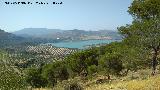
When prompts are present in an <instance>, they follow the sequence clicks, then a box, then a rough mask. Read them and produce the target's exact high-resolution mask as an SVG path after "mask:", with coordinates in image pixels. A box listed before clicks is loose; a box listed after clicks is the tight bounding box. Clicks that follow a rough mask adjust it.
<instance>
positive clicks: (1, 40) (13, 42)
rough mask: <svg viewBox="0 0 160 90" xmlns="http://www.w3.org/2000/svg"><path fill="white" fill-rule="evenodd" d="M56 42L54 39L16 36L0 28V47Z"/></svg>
mask: <svg viewBox="0 0 160 90" xmlns="http://www.w3.org/2000/svg"><path fill="white" fill-rule="evenodd" d="M49 42H57V40H54V39H45V38H44V39H42V38H32V37H22V36H17V35H15V34H12V33H8V32H5V31H4V30H1V29H0V48H4V47H12V48H13V47H15V46H16V47H19V46H22V47H23V46H27V45H37V44H40V43H49Z"/></svg>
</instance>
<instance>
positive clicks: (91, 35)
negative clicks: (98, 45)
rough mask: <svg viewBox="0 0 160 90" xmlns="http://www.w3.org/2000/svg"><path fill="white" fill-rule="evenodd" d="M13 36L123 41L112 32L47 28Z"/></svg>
mask: <svg viewBox="0 0 160 90" xmlns="http://www.w3.org/2000/svg"><path fill="white" fill-rule="evenodd" d="M13 34H15V35H18V36H22V37H36V38H47V39H60V40H67V41H71V40H90V39H92V40H93V39H121V36H120V35H119V34H118V33H117V32H116V31H112V30H99V31H85V30H78V29H74V30H60V29H47V28H25V29H22V30H19V31H16V32H13Z"/></svg>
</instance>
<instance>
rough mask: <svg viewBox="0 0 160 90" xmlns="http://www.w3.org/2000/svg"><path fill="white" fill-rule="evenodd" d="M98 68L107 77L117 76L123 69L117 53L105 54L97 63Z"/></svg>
mask: <svg viewBox="0 0 160 90" xmlns="http://www.w3.org/2000/svg"><path fill="white" fill-rule="evenodd" d="M99 68H100V70H102V71H105V73H106V74H107V75H108V79H110V74H112V75H119V74H120V71H122V69H123V65H122V60H121V55H120V54H118V53H107V54H106V55H104V56H103V57H102V58H101V59H100V61H99Z"/></svg>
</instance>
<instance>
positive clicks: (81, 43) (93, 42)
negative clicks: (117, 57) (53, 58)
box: [51, 40, 120, 49]
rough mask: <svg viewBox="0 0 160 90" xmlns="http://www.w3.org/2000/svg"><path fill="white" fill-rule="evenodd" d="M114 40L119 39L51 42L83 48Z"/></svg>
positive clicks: (57, 44)
mask: <svg viewBox="0 0 160 90" xmlns="http://www.w3.org/2000/svg"><path fill="white" fill-rule="evenodd" d="M115 41H120V40H87V41H72V42H71V41H70V42H58V43H51V44H52V45H54V46H56V47H65V48H78V49H84V48H85V46H89V45H96V44H108V43H111V42H115Z"/></svg>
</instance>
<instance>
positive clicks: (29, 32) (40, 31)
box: [13, 28, 61, 37]
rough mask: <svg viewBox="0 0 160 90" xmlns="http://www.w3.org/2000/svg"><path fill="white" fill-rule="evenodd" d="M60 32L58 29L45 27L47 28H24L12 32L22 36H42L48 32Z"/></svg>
mask: <svg viewBox="0 0 160 90" xmlns="http://www.w3.org/2000/svg"><path fill="white" fill-rule="evenodd" d="M57 32H61V30H60V29H47V28H24V29H22V30H19V31H15V32H13V34H15V35H18V36H23V37H30V36H32V37H39V36H44V35H48V34H50V33H57Z"/></svg>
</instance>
